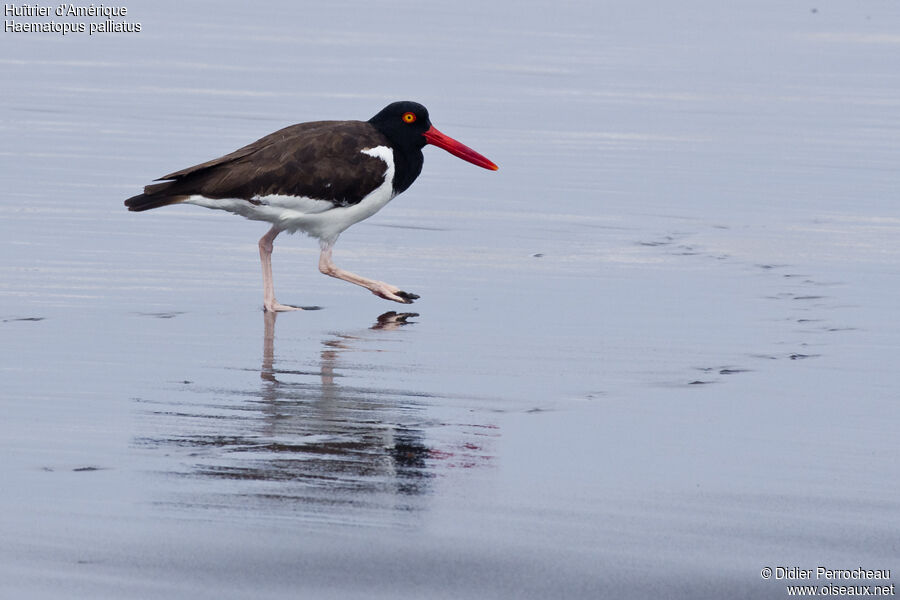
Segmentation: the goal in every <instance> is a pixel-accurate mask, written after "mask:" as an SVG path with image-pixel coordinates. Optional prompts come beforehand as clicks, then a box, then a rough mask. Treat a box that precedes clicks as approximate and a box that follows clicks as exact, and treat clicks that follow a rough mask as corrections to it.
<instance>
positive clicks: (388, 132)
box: [369, 100, 431, 148]
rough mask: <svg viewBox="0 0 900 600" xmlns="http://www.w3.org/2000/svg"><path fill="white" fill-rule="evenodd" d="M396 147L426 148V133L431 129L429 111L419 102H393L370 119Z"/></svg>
mask: <svg viewBox="0 0 900 600" xmlns="http://www.w3.org/2000/svg"><path fill="white" fill-rule="evenodd" d="M369 123H371V124H372V125H374V126H375V129H377V130H378V131H380V132H381V133H383V134H384V135H385V136H386V137H387V138H388V139H389V140H391V143H392V144H393V145H394V146H395V147H396V146H400V147H411V148H424V147H425V144H427V143H428V140H427V139H426V138H425V132H426V131H428V130H429V129H431V121H430V120H429V119H428V109H427V108H425V107H424V106H422V105H421V104H419V103H418V102H410V101H408V100H407V101H403V102H393V103H391V104H388V105H387V106H385V107H384V108H383V109H381V112H379V113H378V114H377V115H375V116H374V117H372V118H371V119H369Z"/></svg>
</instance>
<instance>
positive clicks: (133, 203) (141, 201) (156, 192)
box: [125, 181, 189, 212]
mask: <svg viewBox="0 0 900 600" xmlns="http://www.w3.org/2000/svg"><path fill="white" fill-rule="evenodd" d="M176 183H178V182H177V181H164V182H162V183H154V184H152V185H148V186H147V187H145V188H144V193H143V194H138V195H137V196H132V197H131V198H129V199H128V200H126V201H125V206H127V207H128V210H130V211H134V212H141V211H143V210H150V209H151V208H159V207H160V206H168V205H170V204H178V203H179V202H184V201H185V200H187V199H188V197H189V194H183V193H182V194H179V193H177V192H176V191H175V190H173V189H171V188H172V187H173V184H176Z"/></svg>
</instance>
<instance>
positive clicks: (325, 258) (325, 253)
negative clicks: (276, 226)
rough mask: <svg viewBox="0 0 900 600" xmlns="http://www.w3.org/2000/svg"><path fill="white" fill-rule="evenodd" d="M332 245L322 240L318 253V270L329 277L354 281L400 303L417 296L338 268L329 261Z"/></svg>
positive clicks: (407, 302)
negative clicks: (320, 249) (320, 251)
mask: <svg viewBox="0 0 900 600" xmlns="http://www.w3.org/2000/svg"><path fill="white" fill-rule="evenodd" d="M333 245H334V242H333V241H331V242H322V253H321V254H320V255H319V270H320V271H321V272H322V273H324V274H326V275H329V276H331V277H337V278H338V279H343V280H344V281H349V282H350V283H355V284H356V285H361V286H362V287H364V288H366V289H367V290H369V291H371V292H372V293H373V294H375V295H376V296H380V297H382V298H384V299H385V300H393V301H394V302H399V303H401V304H412V301H413V300H415V299H417V298H418V296H417V295H415V294H410V293H408V292H404V291H403V290H401V289H400V288H398V287H396V286H393V285H391V284H389V283H385V282H383V281H376V280H374V279H368V278H366V277H361V276H359V275H357V274H355V273H351V272H350V271H344V270H343V269H339V268H338V267H337V266H336V265H335V264H334V263H333V262H332V261H331V247H332V246H333Z"/></svg>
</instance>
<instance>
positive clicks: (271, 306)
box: [263, 301, 305, 313]
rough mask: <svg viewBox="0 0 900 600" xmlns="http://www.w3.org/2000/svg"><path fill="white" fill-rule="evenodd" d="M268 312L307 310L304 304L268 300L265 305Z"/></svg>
mask: <svg viewBox="0 0 900 600" xmlns="http://www.w3.org/2000/svg"><path fill="white" fill-rule="evenodd" d="M263 310H264V311H266V312H273V313H274V312H288V311H292V310H305V309H304V308H303V307H302V306H291V305H290V304H281V303H279V302H274V301H273V302H267V303H266V304H265V305H264V306H263Z"/></svg>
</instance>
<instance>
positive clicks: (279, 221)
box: [125, 102, 498, 311]
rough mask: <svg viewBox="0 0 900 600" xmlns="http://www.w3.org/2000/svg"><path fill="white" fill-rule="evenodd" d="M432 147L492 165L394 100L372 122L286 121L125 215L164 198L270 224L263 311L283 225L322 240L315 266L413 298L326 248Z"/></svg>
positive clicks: (403, 180)
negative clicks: (345, 264) (339, 262)
mask: <svg viewBox="0 0 900 600" xmlns="http://www.w3.org/2000/svg"><path fill="white" fill-rule="evenodd" d="M426 144H433V145H435V146H437V147H439V148H443V149H444V150H446V151H447V152H449V153H451V154H453V155H455V156H458V157H459V158H461V159H463V160H466V161H468V162H470V163H472V164H474V165H478V166H479V167H483V168H485V169H490V170H492V171H496V170H497V168H498V167H497V165H495V164H494V163H493V162H491V161H490V160H488V159H487V158H485V157H484V156H482V155H481V154H479V153H478V152H475V151H474V150H472V149H471V148H469V147H468V146H466V145H464V144H461V143H460V142H458V141H456V140H454V139H453V138H451V137H449V136H446V135H444V134H443V133H441V132H440V131H438V130H437V129H436V128H435V127H434V126H433V125H432V124H431V121H430V120H429V118H428V110H427V109H426V108H425V107H424V106H422V105H421V104H418V103H416V102H394V103H393V104H389V105H388V106H386V107H385V108H384V109H383V110H382V111H381V112H379V113H378V114H377V115H375V116H374V117H372V118H371V119H369V120H368V121H314V122H311V123H300V124H297V125H291V126H290V127H285V128H284V129H281V130H279V131H276V132H275V133H270V134H269V135H267V136H265V137H263V138H261V139H259V140H257V141H255V142H253V143H252V144H249V145H247V146H244V147H243V148H240V149H239V150H235V151H234V152H232V153H231V154H226V155H225V156H222V157H220V158H216V159H213V160H210V161H208V162H205V163H202V164H199V165H196V166H193V167H188V168H187V169H182V170H181V171H175V172H174V173H170V174H169V175H166V176H164V177H160V178H159V179H157V180H156V181H160V182H162V183H154V184H151V185H148V186H147V187H145V188H144V193H143V194H138V195H137V196H133V197H131V198H129V199H128V200H126V201H125V206H127V207H128V210H131V211H144V210H149V209H151V208H157V207H160V206H167V205H169V204H179V203H187V204H196V205H199V206H205V207H207V208H218V209H222V210H227V211H229V212H233V213H235V214H238V215H241V216H244V217H246V218H248V219H253V220H256V221H267V222H269V223H271V224H272V228H271V229H269V231H268V233H266V234H265V235H264V236H263V237H262V238H261V239H260V240H259V258H260V261H261V262H262V272H263V300H264V308H265V310H267V311H286V310H301V309H300V308H299V307H296V306H289V305H285V304H279V303H278V302H277V301H276V300H275V288H274V284H273V283H272V244H273V242H274V240H275V238H276V237H277V236H278V234H279V233H281V232H282V231H288V232H291V233H293V232H295V231H302V232H304V233H306V234H308V235H310V236H312V237H314V238H318V239H319V244H320V246H321V250H322V251H321V254H320V256H319V270H320V271H321V272H322V273H324V274H326V275H330V276H332V277H337V278H338V279H343V280H345V281H349V282H350V283H355V284H356V285H360V286H362V287H364V288H366V289H368V290H370V291H371V292H372V293H373V294H375V295H376V296H380V297H382V298H385V299H387V300H393V301H394V302H401V303H403V304H410V303H412V301H413V300H415V299H417V298H418V296H417V295H415V294H411V293H409V292H404V291H403V290H401V289H400V288H398V287H396V286H393V285H390V284H388V283H384V282H383V281H376V280H374V279H368V278H366V277H361V276H359V275H356V274H354V273H350V272H349V271H344V270H343V269H340V268H338V267H337V266H335V264H334V263H333V262H332V260H331V250H332V247H333V246H334V243H335V241H336V240H337V238H338V236H339V235H340V234H341V232H343V231H344V230H345V229H347V228H348V227H350V226H351V225H353V224H354V223H358V222H359V221H362V220H363V219H366V218H368V217H371V216H372V215H374V214H375V213H376V212H378V211H379V210H380V209H381V208H382V207H383V206H384V205H385V204H387V203H388V202H390V201H391V200H392V199H393V198H394V196H396V195H397V194H400V193H401V192H403V191H405V190H406V189H407V188H408V187H409V186H410V185H412V182H413V181H415V180H416V177H418V176H419V173H420V172H421V171H422V162H423V157H422V148H423V147H425V145H426Z"/></svg>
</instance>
